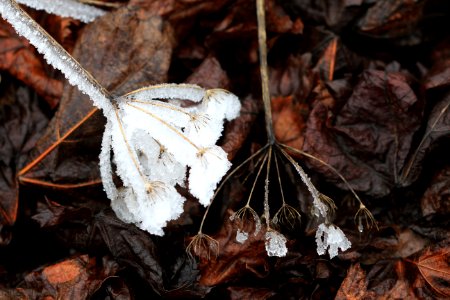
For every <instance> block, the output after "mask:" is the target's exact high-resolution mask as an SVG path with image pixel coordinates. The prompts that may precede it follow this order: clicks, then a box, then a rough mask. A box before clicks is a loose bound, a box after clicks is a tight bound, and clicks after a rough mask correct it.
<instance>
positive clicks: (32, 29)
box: [0, 0, 113, 112]
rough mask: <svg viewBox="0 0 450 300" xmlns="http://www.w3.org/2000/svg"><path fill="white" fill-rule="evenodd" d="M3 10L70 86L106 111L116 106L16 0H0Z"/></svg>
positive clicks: (17, 29)
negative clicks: (76, 88)
mask: <svg viewBox="0 0 450 300" xmlns="http://www.w3.org/2000/svg"><path fill="white" fill-rule="evenodd" d="M0 13H1V15H2V17H3V18H4V19H6V20H7V21H8V22H9V23H11V24H12V25H13V27H14V29H15V30H16V31H17V33H18V34H20V35H22V36H24V37H25V38H26V39H27V40H29V41H30V43H31V44H32V45H33V46H35V47H36V49H37V50H38V51H39V52H40V53H42V54H43V55H44V58H45V60H46V61H47V62H48V63H49V64H50V65H52V66H53V67H54V68H56V69H58V70H60V71H61V72H62V73H63V74H64V76H65V77H66V78H67V80H68V81H69V83H70V84H71V85H73V86H76V87H78V89H79V90H80V91H81V92H82V93H84V94H87V95H88V96H89V97H90V98H91V100H92V101H93V102H94V105H95V106H97V107H98V108H100V109H103V110H105V112H110V111H111V110H112V109H113V105H112V102H111V99H112V98H111V96H110V94H109V93H108V91H107V90H106V89H105V88H103V86H101V85H100V83H98V82H97V80H95V79H94V77H93V76H92V75H91V74H90V73H89V72H88V71H86V70H85V69H84V68H83V67H82V66H81V65H80V64H79V63H78V61H77V60H75V59H74V58H73V57H72V56H71V55H70V54H69V53H68V52H67V51H66V50H65V49H64V48H63V47H62V46H61V45H60V44H59V43H58V42H57V41H55V40H54V39H53V38H52V37H51V36H50V35H49V34H48V33H47V32H46V31H45V30H44V29H43V28H42V27H41V26H40V25H39V24H38V23H36V22H35V21H34V20H33V19H32V18H31V17H30V16H29V15H28V14H27V13H26V12H25V11H23V10H22V9H21V8H20V6H19V5H18V4H17V3H16V2H15V1H14V0H0Z"/></svg>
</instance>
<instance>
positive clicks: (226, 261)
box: [199, 211, 268, 286]
mask: <svg viewBox="0 0 450 300" xmlns="http://www.w3.org/2000/svg"><path fill="white" fill-rule="evenodd" d="M231 215H232V212H231V211H228V212H227V214H226V215H225V220H226V221H225V222H224V225H223V226H222V229H221V231H220V232H219V233H218V234H217V235H214V236H213V237H214V239H216V240H217V241H218V242H219V256H218V257H217V259H215V260H211V261H209V260H207V259H202V260H201V262H200V266H199V269H200V271H201V278H200V283H201V284H202V285H206V286H215V285H218V284H224V283H227V282H230V281H235V280H238V279H239V278H242V277H244V276H246V277H248V276H249V275H250V274H251V275H253V276H256V277H264V276H265V275H266V274H267V271H268V270H267V268H268V265H267V259H268V258H267V255H266V250H265V248H264V235H265V230H261V231H260V232H259V234H258V235H257V236H256V237H255V236H254V235H249V237H248V240H247V241H245V243H243V244H240V243H238V242H237V241H236V232H237V228H236V227H235V226H233V225H234V223H233V222H232V221H230V220H229V217H230V216H231ZM202 257H206V256H202Z"/></svg>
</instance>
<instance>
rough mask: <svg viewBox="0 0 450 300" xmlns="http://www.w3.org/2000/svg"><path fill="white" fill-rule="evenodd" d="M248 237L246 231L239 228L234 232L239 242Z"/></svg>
mask: <svg viewBox="0 0 450 300" xmlns="http://www.w3.org/2000/svg"><path fill="white" fill-rule="evenodd" d="M247 239H248V232H245V231H241V230H240V229H238V230H237V232H236V242H238V243H239V244H243V243H245V241H246V240H247Z"/></svg>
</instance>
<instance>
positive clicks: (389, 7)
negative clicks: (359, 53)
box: [358, 0, 424, 38]
mask: <svg viewBox="0 0 450 300" xmlns="http://www.w3.org/2000/svg"><path fill="white" fill-rule="evenodd" d="M423 4H424V1H404V0H380V1H377V2H376V3H375V4H374V5H373V6H372V7H371V8H369V9H368V10H367V13H366V15H365V16H364V17H363V18H361V20H360V21H359V23H358V27H359V29H360V30H361V31H362V32H364V33H365V34H369V35H372V36H377V37H384V38H395V37H399V36H407V35H410V34H412V33H414V31H415V28H416V26H417V23H418V22H419V20H420V19H421V18H422V13H423Z"/></svg>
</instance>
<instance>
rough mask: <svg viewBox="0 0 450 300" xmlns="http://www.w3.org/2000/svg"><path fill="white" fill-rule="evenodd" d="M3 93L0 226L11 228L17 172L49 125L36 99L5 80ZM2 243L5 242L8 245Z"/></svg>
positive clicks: (0, 106)
mask: <svg viewBox="0 0 450 300" xmlns="http://www.w3.org/2000/svg"><path fill="white" fill-rule="evenodd" d="M2 85H3V89H2V90H1V92H0V174H1V175H0V226H2V225H12V224H14V222H15V221H16V218H17V213H18V194H17V188H18V187H17V185H18V184H17V182H16V178H15V176H16V171H17V170H18V169H20V168H21V166H23V164H24V161H25V159H26V155H27V153H28V152H29V151H31V150H32V149H33V147H34V143H35V142H36V141H37V139H38V138H39V137H40V136H41V134H40V133H41V131H42V130H44V129H45V127H46V126H47V123H48V119H47V117H46V116H45V115H44V114H43V113H42V111H41V110H40V108H39V106H38V103H37V98H36V97H33V95H31V94H30V92H29V91H28V90H27V89H26V88H24V87H20V86H17V85H15V84H12V83H11V82H8V80H4V81H3V82H2ZM7 242H8V240H3V239H2V243H7Z"/></svg>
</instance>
